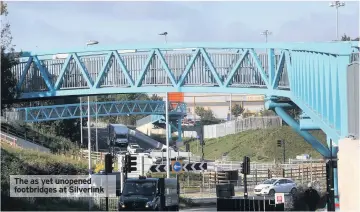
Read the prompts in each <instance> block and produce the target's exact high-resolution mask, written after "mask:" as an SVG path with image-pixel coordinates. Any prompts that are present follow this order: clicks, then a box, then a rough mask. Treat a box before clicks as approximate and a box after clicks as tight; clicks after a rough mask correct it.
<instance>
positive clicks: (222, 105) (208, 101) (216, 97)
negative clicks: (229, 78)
mask: <svg viewBox="0 0 360 212" xmlns="http://www.w3.org/2000/svg"><path fill="white" fill-rule="evenodd" d="M158 95H159V96H162V97H165V95H164V94H158ZM184 102H185V103H186V104H187V111H188V118H192V119H194V115H195V112H194V109H195V108H196V107H204V108H205V109H210V110H212V111H213V113H214V115H215V117H216V118H219V119H226V118H227V116H228V113H229V112H230V102H231V105H235V104H240V105H243V107H245V109H246V110H248V111H249V112H251V113H257V112H259V111H261V110H264V96H263V95H245V94H232V95H230V94H225V93H224V94H222V93H219V94H211V93H185V94H184ZM195 116H196V115H195ZM195 118H196V119H198V118H199V117H195Z"/></svg>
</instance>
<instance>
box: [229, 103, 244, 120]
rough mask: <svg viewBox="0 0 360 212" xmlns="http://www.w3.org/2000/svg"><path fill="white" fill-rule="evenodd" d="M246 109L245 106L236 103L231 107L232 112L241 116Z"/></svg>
mask: <svg viewBox="0 0 360 212" xmlns="http://www.w3.org/2000/svg"><path fill="white" fill-rule="evenodd" d="M244 111H245V108H244V107H242V106H241V105H239V104H235V105H234V106H232V108H231V114H232V115H234V116H235V117H239V116H240V115H241V114H242V113H243V112H244Z"/></svg>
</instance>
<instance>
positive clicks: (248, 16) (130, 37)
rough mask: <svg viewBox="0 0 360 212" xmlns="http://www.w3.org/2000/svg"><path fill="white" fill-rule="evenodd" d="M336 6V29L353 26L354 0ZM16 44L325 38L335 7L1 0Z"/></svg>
mask: <svg viewBox="0 0 360 212" xmlns="http://www.w3.org/2000/svg"><path fill="white" fill-rule="evenodd" d="M346 4H347V5H346V7H342V8H340V9H339V25H340V26H339V34H340V35H342V34H343V33H346V34H348V35H350V36H352V37H355V36H356V37H357V36H358V34H359V2H346ZM8 9H9V16H8V21H9V22H10V24H11V31H12V35H13V37H14V39H13V44H15V45H16V49H17V50H20V49H22V50H26V51H31V50H51V49H53V48H56V49H59V48H72V47H82V46H85V43H86V41H88V40H90V39H91V40H98V41H99V42H100V44H103V45H106V46H109V45H113V44H114V45H119V44H121V43H134V42H143V43H150V42H157V43H160V42H163V41H164V38H163V37H161V36H159V35H158V33H161V32H163V31H167V32H168V33H169V35H168V41H169V42H196V41H203V42H212V41H213V42H216V41H222V42H226V41H227V42H235V41H236V42H264V40H265V38H264V37H263V36H261V35H260V32H261V31H262V30H264V29H269V30H270V31H272V32H273V35H271V36H270V37H269V42H271V41H274V42H292V41H329V40H333V39H335V36H336V34H335V23H336V22H335V20H336V19H335V17H336V16H335V14H336V12H335V8H330V7H329V2H324V1H322V2H304V1H299V2H256V1H253V2H9V4H8Z"/></svg>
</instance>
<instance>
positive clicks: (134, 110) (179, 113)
mask: <svg viewBox="0 0 360 212" xmlns="http://www.w3.org/2000/svg"><path fill="white" fill-rule="evenodd" d="M89 105H90V110H89V108H88V105H87V104H81V103H76V104H64V105H47V106H37V107H24V108H16V111H17V112H18V113H19V117H20V119H21V120H23V121H25V122H44V121H55V120H63V119H76V118H87V117H88V114H89V111H90V116H91V117H96V116H97V117H104V116H126V115H149V116H151V118H155V119H154V120H152V123H153V124H164V123H165V113H166V112H165V107H166V106H165V105H166V103H165V102H164V101H146V100H132V101H109V102H90V103H89ZM168 111H169V123H170V131H172V132H173V131H177V133H178V140H182V138H181V135H182V129H181V123H182V120H183V118H184V117H185V116H186V112H187V110H186V104H185V103H183V102H169V108H168Z"/></svg>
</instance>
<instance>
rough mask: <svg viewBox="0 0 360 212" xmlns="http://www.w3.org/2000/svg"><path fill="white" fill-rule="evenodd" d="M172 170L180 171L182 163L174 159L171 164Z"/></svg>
mask: <svg viewBox="0 0 360 212" xmlns="http://www.w3.org/2000/svg"><path fill="white" fill-rule="evenodd" d="M173 170H174V171H175V172H180V171H181V170H182V165H181V163H180V162H179V161H176V162H175V163H174V165H173Z"/></svg>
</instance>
